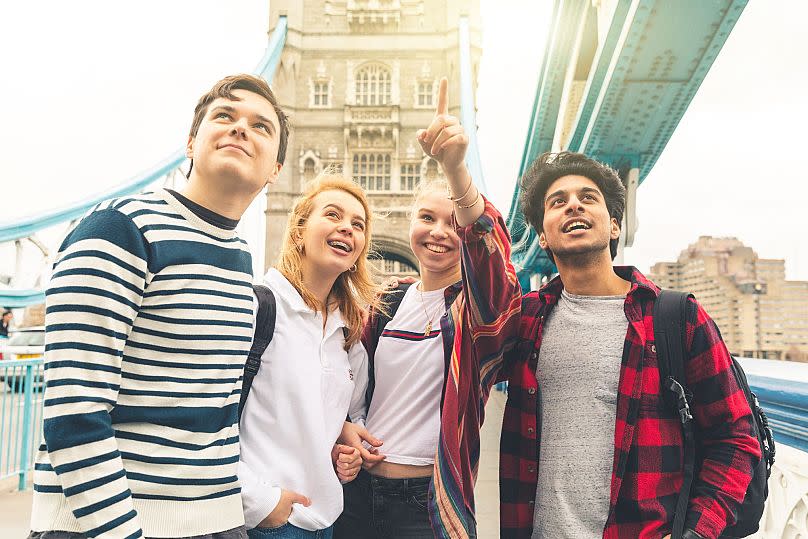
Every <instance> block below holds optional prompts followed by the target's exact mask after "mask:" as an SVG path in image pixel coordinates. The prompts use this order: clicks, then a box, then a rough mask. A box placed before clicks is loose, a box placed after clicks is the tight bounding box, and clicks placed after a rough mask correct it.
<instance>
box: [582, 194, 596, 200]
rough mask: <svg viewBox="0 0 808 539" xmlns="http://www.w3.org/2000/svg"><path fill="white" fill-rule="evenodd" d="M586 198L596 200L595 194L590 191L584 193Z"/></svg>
mask: <svg viewBox="0 0 808 539" xmlns="http://www.w3.org/2000/svg"><path fill="white" fill-rule="evenodd" d="M584 199H588V200H595V196H594V195H592V194H590V193H587V194H585V195H584Z"/></svg>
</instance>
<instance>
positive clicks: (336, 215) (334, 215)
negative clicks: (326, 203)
mask: <svg viewBox="0 0 808 539" xmlns="http://www.w3.org/2000/svg"><path fill="white" fill-rule="evenodd" d="M325 216H326V217H330V218H331V219H339V213H337V212H336V211H335V210H328V211H327V212H325Z"/></svg>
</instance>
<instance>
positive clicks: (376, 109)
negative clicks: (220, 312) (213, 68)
mask: <svg viewBox="0 0 808 539" xmlns="http://www.w3.org/2000/svg"><path fill="white" fill-rule="evenodd" d="M281 16H286V17H287V21H288V28H289V30H288V35H287V40H286V46H285V48H284V51H283V54H282V56H281V61H280V65H279V67H278V71H277V73H276V74H275V78H274V81H273V85H272V86H273V89H274V90H275V93H276V94H277V96H278V99H279V100H280V103H281V106H282V107H283V108H284V109H285V110H286V111H287V112H288V113H289V115H290V117H291V122H292V133H291V136H290V139H289V146H288V150H287V154H286V162H285V164H284V167H283V170H282V171H281V174H280V178H279V179H278V182H277V184H276V185H274V186H273V187H272V188H271V189H270V192H269V199H268V201H267V211H266V215H267V219H266V223H267V234H266V260H265V264H266V267H269V266H270V265H272V264H274V263H275V260H276V258H277V255H278V251H279V249H280V246H281V238H282V237H283V236H282V234H283V233H284V232H283V231H284V230H285V225H286V219H287V214H288V211H289V209H290V208H291V206H292V201H293V200H294V199H295V197H296V196H297V195H298V194H299V193H300V192H301V188H302V186H303V185H304V184H305V182H306V181H307V180H309V179H311V178H314V177H315V176H316V175H317V173H318V172H319V171H321V170H322V169H323V168H324V167H326V166H329V165H336V166H340V167H342V169H343V170H344V171H345V172H346V173H347V174H348V175H350V176H352V177H353V178H354V180H355V181H357V182H358V183H359V184H360V185H362V186H363V187H364V188H365V189H366V190H367V191H368V193H369V195H370V199H371V205H372V207H373V209H374V212H376V213H379V214H382V215H385V216H386V217H385V218H383V219H380V220H377V221H375V223H374V225H375V226H374V232H373V237H374V242H373V245H372V248H373V250H374V251H375V252H376V253H378V254H379V255H381V257H382V258H383V259H384V260H383V262H382V263H381V264H382V268H383V269H384V270H385V271H387V272H390V273H402V272H407V271H414V270H415V268H416V267H417V264H416V261H415V258H414V257H413V255H412V252H411V251H410V248H409V241H408V226H409V221H408V216H407V211H408V209H409V207H410V204H411V201H412V191H413V189H414V188H415V187H416V186H417V185H418V183H419V182H420V181H421V179H422V178H429V177H433V176H436V175H438V174H439V167H438V166H437V163H435V162H434V161H433V160H431V159H429V158H427V157H426V156H425V155H424V154H423V152H422V151H421V148H420V146H419V145H418V143H417V142H416V140H415V133H416V131H417V130H418V129H421V128H423V127H426V126H427V125H428V124H429V122H430V121H431V119H432V116H433V115H434V110H435V104H436V103H435V102H436V99H437V95H436V94H437V87H438V84H437V83H438V81H439V80H440V78H441V77H442V76H446V77H448V78H449V111H450V113H451V114H453V115H456V116H460V71H459V52H458V23H459V20H460V17H461V16H468V17H469V26H470V30H471V31H470V34H471V46H472V51H471V57H472V69H473V72H474V74H475V79H476V73H477V71H478V65H479V59H480V53H481V48H480V42H481V31H480V10H479V2H478V0H272V1H271V3H270V32H271V31H272V30H273V29H274V27H275V25H276V24H277V22H278V19H279V17H281ZM475 87H476V80H475Z"/></svg>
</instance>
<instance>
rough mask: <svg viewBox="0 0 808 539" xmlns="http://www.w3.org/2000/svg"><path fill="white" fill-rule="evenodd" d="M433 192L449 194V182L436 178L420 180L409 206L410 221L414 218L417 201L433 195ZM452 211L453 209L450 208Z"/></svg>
mask: <svg viewBox="0 0 808 539" xmlns="http://www.w3.org/2000/svg"><path fill="white" fill-rule="evenodd" d="M435 191H440V192H442V193H447V194H448V192H449V182H448V181H446V179H445V178H440V177H439V178H436V179H434V180H421V182H420V183H419V184H418V187H416V188H415V191H414V192H413V195H412V204H411V205H410V210H409V215H408V217H409V218H410V221H412V218H413V217H415V209H416V205H417V204H418V200H420V198H421V197H422V196H424V195H426V194H429V193H434V192H435ZM452 211H454V208H452Z"/></svg>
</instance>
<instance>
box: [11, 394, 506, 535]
mask: <svg viewBox="0 0 808 539" xmlns="http://www.w3.org/2000/svg"><path fill="white" fill-rule="evenodd" d="M504 410H505V393H502V392H500V391H492V392H491V398H490V399H489V400H488V406H487V407H486V414H485V416H486V422H485V425H484V426H483V433H482V454H481V457H480V468H479V476H478V479H477V489H476V497H477V518H478V520H479V529H478V533H477V535H478V536H479V538H480V539H494V538H496V537H499V479H498V469H499V431H500V429H501V428H502V413H503V412H504ZM16 489H17V477H16V476H15V477H10V478H8V479H6V480H4V481H2V482H0V537H2V539H24V538H25V537H26V536H27V535H28V523H29V521H30V519H31V495H32V492H33V491H32V490H31V489H29V490H26V491H25V492H17V490H16Z"/></svg>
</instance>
